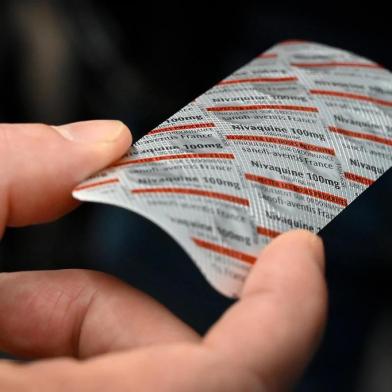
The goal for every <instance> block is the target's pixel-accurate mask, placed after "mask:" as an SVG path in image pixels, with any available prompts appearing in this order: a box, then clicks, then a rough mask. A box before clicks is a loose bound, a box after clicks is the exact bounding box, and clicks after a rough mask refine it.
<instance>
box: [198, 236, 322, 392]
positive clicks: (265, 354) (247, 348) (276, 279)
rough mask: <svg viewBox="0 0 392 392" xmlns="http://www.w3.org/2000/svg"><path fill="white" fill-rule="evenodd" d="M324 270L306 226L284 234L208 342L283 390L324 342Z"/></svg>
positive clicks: (318, 246)
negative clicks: (322, 340)
mask: <svg viewBox="0 0 392 392" xmlns="http://www.w3.org/2000/svg"><path fill="white" fill-rule="evenodd" d="M323 272H324V252H323V246H322V241H321V239H320V238H319V237H317V236H315V235H313V234H311V233H310V232H306V231H303V230H299V231H294V232H290V233H286V234H283V235H281V236H279V237H278V238H277V239H275V240H274V241H273V242H272V243H271V244H270V245H269V246H267V248H265V250H264V251H263V252H262V253H261V255H260V257H259V259H258V261H257V263H256V264H255V266H254V268H253V270H252V271H251V273H250V275H249V277H248V279H247V281H246V283H245V286H244V289H243V293H242V296H241V299H240V300H239V301H238V302H237V303H236V304H235V305H234V306H232V307H231V308H230V309H229V310H228V311H227V312H226V313H225V314H224V315H223V316H222V318H221V319H220V320H219V321H218V322H217V323H216V324H215V325H214V326H213V327H212V328H211V330H210V331H209V332H208V334H207V335H206V337H205V339H204V343H205V344H206V345H208V346H210V347H212V348H214V349H216V350H218V351H220V352H221V353H223V354H224V356H225V357H228V358H231V359H232V360H234V361H237V362H238V363H239V364H241V366H245V367H247V368H248V369H250V370H252V372H254V373H255V374H256V375H257V376H258V377H259V378H260V379H261V380H262V382H263V384H264V385H267V386H269V387H270V388H271V390H282V389H284V388H285V387H287V385H289V383H290V382H292V381H293V380H294V379H295V378H297V377H298V376H299V375H300V374H301V372H302V371H303V369H304V367H305V366H306V364H307V362H308V361H309V359H310V357H311V356H312V354H313V352H314V350H315V348H316V347H317V345H318V342H319V340H320V337H321V334H322V331H323V326H324V324H325V319H326V308H327V290H326V284H325V280H324V277H323Z"/></svg>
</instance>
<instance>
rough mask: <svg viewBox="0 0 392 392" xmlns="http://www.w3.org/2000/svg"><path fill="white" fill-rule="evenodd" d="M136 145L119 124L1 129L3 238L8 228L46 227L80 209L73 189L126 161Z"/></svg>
mask: <svg viewBox="0 0 392 392" xmlns="http://www.w3.org/2000/svg"><path fill="white" fill-rule="evenodd" d="M131 140H132V138H131V134H130V132H129V130H128V128H127V127H126V126H125V125H124V124H123V123H122V122H120V121H113V120H97V121H85V122H77V123H72V124H67V125H62V126H49V125H44V124H0V237H1V235H2V233H3V231H4V229H5V227H6V226H7V225H8V226H22V225H27V224H32V223H40V222H45V221H48V220H51V219H54V218H57V217H59V216H61V215H63V214H64V213H65V212H67V211H69V210H70V209H71V208H73V207H75V206H76V205H77V202H76V201H75V200H73V199H72V196H71V191H72V189H73V188H74V187H75V186H76V185H77V184H78V183H79V182H80V181H82V180H83V179H85V178H87V177H88V176H90V175H91V174H93V173H94V172H96V171H98V170H99V169H102V168H104V167H105V166H107V165H109V164H110V163H111V162H113V161H114V160H116V159H118V158H120V157H121V156H122V155H123V154H124V153H125V151H126V150H127V148H128V147H129V145H130V144H131Z"/></svg>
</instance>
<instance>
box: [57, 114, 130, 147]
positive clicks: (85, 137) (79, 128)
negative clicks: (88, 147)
mask: <svg viewBox="0 0 392 392" xmlns="http://www.w3.org/2000/svg"><path fill="white" fill-rule="evenodd" d="M52 128H53V129H54V130H56V131H57V132H58V133H59V134H60V135H61V136H63V137H64V138H65V139H67V140H71V141H73V142H79V143H110V142H114V141H115V140H116V139H118V137H119V136H120V135H121V133H122V132H123V131H124V130H125V129H126V126H125V124H124V123H123V122H121V121H118V120H93V121H80V122H75V123H70V124H65V125H55V126H54V125H52Z"/></svg>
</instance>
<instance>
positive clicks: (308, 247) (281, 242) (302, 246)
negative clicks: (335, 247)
mask: <svg viewBox="0 0 392 392" xmlns="http://www.w3.org/2000/svg"><path fill="white" fill-rule="evenodd" d="M274 242H276V243H274ZM268 246H271V247H272V246H274V247H276V248H278V247H279V248H286V249H291V251H292V252H294V253H296V254H298V253H300V254H306V255H308V256H310V257H311V258H312V259H313V260H314V261H315V262H316V263H317V265H318V266H319V267H320V269H321V270H322V271H324V268H325V260H324V243H323V240H322V238H321V237H320V236H318V235H317V234H314V233H312V232H311V231H309V230H304V229H296V230H290V231H287V232H285V233H282V234H281V235H280V236H278V237H276V239H275V240H274V241H272V242H271V243H270V244H269V245H268ZM266 249H267V248H266Z"/></svg>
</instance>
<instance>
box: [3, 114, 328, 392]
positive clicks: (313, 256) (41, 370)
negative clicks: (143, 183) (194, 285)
mask: <svg viewBox="0 0 392 392" xmlns="http://www.w3.org/2000/svg"><path fill="white" fill-rule="evenodd" d="M130 144H131V134H130V132H129V130H128V128H127V127H126V126H125V125H124V124H122V123H121V122H118V121H111V120H110V121H109V120H107V121H102V120H101V121H89V122H80V123H74V124H68V125H66V126H58V127H51V126H48V125H44V124H0V237H1V236H2V235H3V233H4V230H5V228H6V227H7V226H13V227H20V226H25V225H30V224H37V223H43V222H48V221H51V220H54V219H56V218H58V217H60V216H62V215H64V214H65V213H67V212H69V211H70V210H72V209H73V208H75V207H76V206H77V205H78V203H77V201H75V200H74V199H72V196H71V191H72V189H73V188H74V187H75V186H76V185H77V184H78V183H79V182H80V181H82V180H83V179H85V178H87V177H88V176H90V175H91V174H93V173H95V172H96V171H98V170H99V169H102V168H104V167H105V166H107V165H109V164H110V163H111V162H113V161H115V160H116V159H119V158H120V157H121V156H122V154H123V153H124V152H125V151H126V150H127V149H128V147H129V145H130ZM326 307H327V290H326V285H325V280H324V252H323V245H322V241H321V239H320V238H319V237H317V236H316V235H313V234H311V233H310V232H307V231H303V230H299V231H293V232H288V233H286V234H282V235H280V236H279V237H277V238H276V239H275V240H273V241H272V242H271V243H270V245H268V246H267V247H266V248H265V249H264V250H263V251H262V252H261V253H260V255H259V257H258V260H257V262H256V264H255V265H254V266H253V268H252V270H251V272H250V274H249V275H248V278H247V280H246V282H245V284H244V288H243V290H242V293H241V296H240V299H239V300H238V301H237V302H236V303H235V304H234V305H233V306H231V307H230V308H229V309H228V310H227V311H226V312H225V313H224V314H223V315H222V316H221V318H220V319H219V320H218V321H217V322H216V323H215V324H214V325H213V326H212V327H211V328H210V329H209V331H208V332H207V333H206V335H204V336H200V335H198V334H197V333H196V332H195V331H194V330H193V329H192V328H190V327H189V326H188V325H186V324H185V323H184V322H182V321H181V320H180V319H179V318H177V317H176V316H175V315H174V314H172V313H171V312H169V311H168V310H167V309H166V308H165V307H164V306H162V305H161V304H159V303H158V302H157V301H155V299H153V298H151V297H149V296H148V295H146V294H144V293H142V292H140V291H138V290H137V289H135V288H132V287H130V286H129V285H127V284H125V283H123V282H121V281H120V280H118V279H115V278H113V277H110V276H108V275H105V274H103V273H99V272H94V271H87V270H59V271H35V272H13V273H1V274H0V350H1V351H7V352H9V353H12V354H15V355H17V356H20V357H24V358H29V359H36V360H34V361H29V362H27V363H26V362H24V363H17V362H13V361H8V360H2V361H0V390H1V391H13V392H14V391H15V392H16V391H39V392H46V391H48V392H49V391H50V392H54V391H83V392H90V391H112V392H117V391H170V392H177V391H181V392H183V391H203V392H204V391H205V392H210V391H225V392H230V391H236V392H237V391H268V392H270V391H285V390H290V389H291V388H292V387H293V385H294V383H295V382H296V380H297V379H298V377H300V375H301V374H302V372H303V370H304V368H305V367H306V365H307V363H308V362H309V360H310V358H311V357H312V354H313V353H314V351H315V349H316V348H317V345H318V343H319V341H320V338H321V335H322V332H323V328H324V324H325V319H326Z"/></svg>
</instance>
